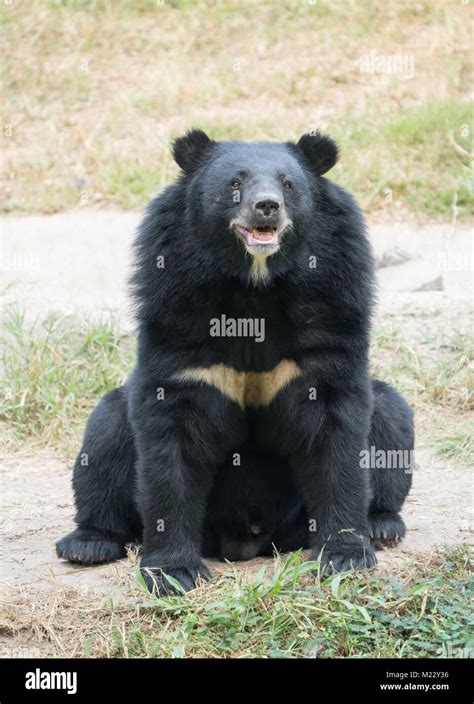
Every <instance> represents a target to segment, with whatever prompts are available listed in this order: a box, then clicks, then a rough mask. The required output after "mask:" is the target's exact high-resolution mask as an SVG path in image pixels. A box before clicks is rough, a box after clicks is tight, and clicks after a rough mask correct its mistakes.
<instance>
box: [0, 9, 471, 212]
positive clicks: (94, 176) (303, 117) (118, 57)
mask: <svg viewBox="0 0 474 704" xmlns="http://www.w3.org/2000/svg"><path fill="white" fill-rule="evenodd" d="M348 7H349V14H350V17H351V21H350V22H349V23H348V22H347V16H348ZM471 9H472V8H470V7H469V6H468V5H466V6H465V5H463V3H460V2H459V3H454V4H453V3H452V2H450V0H443V1H441V0H440V2H438V3H436V4H433V3H429V2H418V3H416V5H414V4H413V3H410V4H409V6H406V7H405V5H404V4H403V3H395V4H393V3H392V4H391V3H388V4H385V5H381V4H380V3H377V2H375V0H364V2H355V0H350V1H349V5H348V3H347V2H342V1H339V0H335V1H333V2H325V1H324V0H321V1H320V0H318V2H316V3H315V4H314V5H313V4H310V3H309V2H301V1H298V0H294V1H293V0H287V1H286V2H281V3H277V4H275V3H266V2H261V3H260V2H258V3H256V2H253V1H252V0H242V2H226V1H221V2H216V3H209V2H206V1H205V0H199V1H196V2H192V1H191V0H173V1H170V0H168V1H167V2H165V3H163V5H160V4H157V3H156V2H155V1H154V0H139V1H138V2H132V1H131V0H118V1H117V2H114V3H111V2H107V1H106V0H90V1H86V0H64V1H59V0H58V1H57V2H56V1H55V0H51V1H48V2H43V0H32V1H31V3H28V4H26V3H18V2H15V3H12V4H11V5H8V6H6V5H3V6H2V7H1V9H0V11H1V13H2V14H3V21H4V22H5V30H6V33H5V34H6V40H7V44H8V47H7V51H6V52H5V67H4V78H5V81H4V83H5V90H4V93H5V100H4V103H3V104H2V113H3V117H2V120H3V123H4V125H5V126H7V127H8V129H5V130H4V136H5V139H4V153H5V162H6V168H5V178H4V182H3V184H2V185H3V186H4V189H5V194H6V197H5V198H4V199H3V201H2V203H3V208H4V211H5V212H38V211H39V212H55V211H61V210H65V209H68V208H74V207H77V206H78V205H79V204H81V195H82V192H83V191H84V190H85V191H87V192H88V193H89V200H88V201H87V202H88V204H89V205H103V204H113V205H117V206H120V207H123V208H136V207H139V206H141V205H143V204H144V203H145V202H146V201H147V200H148V199H149V197H150V194H151V193H153V192H155V191H157V190H158V189H160V188H161V187H162V186H163V185H165V184H166V183H169V182H170V181H171V180H172V179H173V178H174V176H175V174H176V173H177V167H176V165H174V164H173V163H172V160H171V157H170V153H169V145H170V143H171V141H172V139H173V138H174V137H176V136H177V135H178V134H181V133H182V132H183V131H184V130H185V129H187V128H189V127H191V126H200V127H203V128H205V129H207V130H208V131H209V133H210V135H211V136H213V137H214V138H215V139H229V138H242V139H247V140H259V139H270V140H278V141H281V140H288V139H297V138H298V137H299V136H300V135H301V134H302V133H303V132H307V131H308V130H310V129H314V128H315V127H318V128H321V129H323V130H326V131H327V132H328V133H330V134H331V135H333V136H335V137H336V138H337V140H338V142H339V143H340V146H341V151H342V159H341V162H340V164H339V165H338V166H336V168H335V170H334V172H333V173H332V174H331V178H334V179H335V180H337V181H340V182H341V183H342V185H344V186H346V187H347V188H349V190H351V191H353V193H354V194H355V195H356V197H357V198H358V199H359V200H360V201H361V203H362V205H363V207H364V209H365V210H366V212H368V213H379V214H382V215H383V216H384V217H386V218H388V219H392V218H393V216H394V215H396V216H397V217H399V216H400V215H404V216H408V214H409V213H412V214H416V215H417V216H418V217H420V218H430V219H432V218H434V217H435V218H440V219H444V220H446V219H451V218H452V217H453V215H454V214H455V216H456V217H457V218H458V219H465V220H466V219H468V218H469V214H470V209H472V205H473V187H472V180H471V174H470V161H471V159H472V146H471V145H472V129H473V125H472V107H471V103H470V102H469V100H468V98H467V96H468V94H469V81H468V78H469V74H470V71H471V70H472V65H471V64H472V62H471V59H470V55H469V51H468V47H469V45H470V33H469V29H470V22H469V19H470V18H469V15H470V12H471ZM341 27H344V32H341ZM242 37H245V41H242ZM375 47H379V48H380V51H383V52H386V53H387V54H388V55H390V54H392V53H400V52H401V51H405V50H403V49H401V47H408V49H407V51H409V52H413V56H414V58H415V71H414V76H413V78H412V79H410V80H408V79H406V78H404V77H401V76H390V75H372V74H364V73H361V71H360V59H361V56H363V55H364V54H366V53H367V52H369V51H371V50H373V49H374V48H375ZM318 56H319V57H324V60H322V61H318V62H317V67H316V64H315V57H318ZM235 60H238V61H240V70H234V63H233V62H234V61H235ZM84 61H87V62H88V64H87V70H83V62H84ZM191 76H192V77H193V79H194V80H192V81H190V77H191ZM46 98H47V99H46ZM453 140H454V143H453ZM456 145H458V146H457V147H456Z"/></svg>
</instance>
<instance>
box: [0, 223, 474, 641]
mask: <svg viewBox="0 0 474 704" xmlns="http://www.w3.org/2000/svg"><path fill="white" fill-rule="evenodd" d="M138 217H139V216H138V215H137V214H136V213H120V212H118V211H97V212H94V211H90V212H88V211H80V212H77V211H76V212H70V213H65V214H61V215H54V216H49V217H48V216H47V217H44V216H42V217H40V216H35V217H19V218H17V217H11V218H5V219H4V220H3V223H2V225H3V227H2V249H1V252H0V254H1V258H2V264H3V267H2V268H3V273H4V280H3V282H2V285H1V289H0V304H2V305H3V306H5V307H8V306H10V305H12V304H13V303H15V302H18V303H20V305H22V306H24V307H25V310H26V313H27V317H28V318H30V319H33V318H35V317H37V316H40V317H41V316H43V315H45V314H46V313H48V312H50V311H53V310H54V311H60V312H63V313H73V314H80V315H83V314H86V315H87V314H101V313H104V312H113V313H116V314H118V315H119V316H120V319H121V321H122V322H123V326H124V328H125V329H130V328H131V327H132V326H133V319H132V317H131V315H130V310H129V304H128V299H127V295H126V294H127V291H126V285H125V284H126V279H127V274H128V272H129V269H130V243H131V238H132V236H133V232H134V229H135V226H136V224H137V222H138ZM92 223H93V225H94V226H93V227H92V226H91V225H92ZM370 236H371V239H372V242H373V244H374V249H375V253H376V256H377V262H378V266H379V268H378V279H379V304H378V308H377V316H376V324H380V323H386V322H387V321H392V322H396V324H397V326H398V327H399V328H400V329H401V330H402V331H403V334H404V337H406V338H409V337H410V335H411V334H412V332H413V331H414V330H415V329H416V327H417V325H418V322H419V320H420V319H421V318H423V319H424V321H425V328H426V326H427V329H431V330H432V332H433V333H435V334H436V332H437V331H439V330H446V329H451V328H453V327H456V328H457V329H458V330H459V331H460V332H461V333H463V332H468V331H469V330H471V331H472V317H471V316H472V257H473V252H472V233H471V232H470V231H469V230H468V229H467V228H453V227H452V226H450V225H432V226H428V227H424V228H420V229H414V226H412V225H410V226H408V225H403V224H402V225H390V226H389V225H376V226H374V227H373V228H370ZM72 461H73V459H72V458H68V459H65V458H63V457H60V456H58V455H54V454H51V453H49V452H47V451H45V450H43V451H40V452H34V453H33V452H32V451H31V449H27V448H25V450H24V451H23V452H20V453H15V454H10V455H7V456H4V457H3V458H2V461H1V465H0V487H1V499H0V501H1V509H2V510H1V514H2V517H1V522H0V529H1V534H2V538H1V541H0V565H1V572H0V587H1V590H2V592H3V593H4V594H5V595H8V594H9V593H11V589H13V590H17V589H18V588H19V587H28V588H29V589H33V591H34V593H36V594H37V597H38V599H40V598H41V594H43V593H44V592H45V591H49V590H52V589H56V588H58V586H60V585H61V586H71V587H74V588H77V587H85V588H91V589H99V590H100V591H102V592H103V591H106V592H108V593H110V594H113V593H115V592H117V590H120V585H121V582H122V576H123V575H124V574H125V573H127V574H131V573H132V571H133V568H134V560H133V558H127V559H126V560H124V561H122V562H121V563H118V564H113V565H107V566H102V567H93V568H81V567H75V566H72V565H70V564H67V563H64V562H60V561H59V560H57V558H56V555H55V551H54V543H55V541H56V540H57V539H58V538H59V537H61V536H62V535H64V534H65V533H66V532H67V531H69V530H71V529H72V527H73V515H74V507H73V497H72V490H71V467H72ZM472 506H473V504H472V472H471V471H470V468H468V467H465V466H456V465H455V464H453V463H452V462H450V461H448V460H441V459H439V458H436V457H435V455H434V453H433V451H432V450H430V449H427V448H426V446H425V445H423V446H421V447H418V448H417V452H416V471H415V476H414V483H413V490H412V492H411V494H410V496H409V498H408V500H407V502H406V505H405V508H404V511H403V515H404V518H405V521H406V524H407V527H408V534H407V537H406V539H405V540H404V541H403V543H402V544H401V545H400V546H399V547H398V548H396V549H393V550H389V551H384V552H382V553H379V569H381V570H389V571H395V572H396V571H397V565H399V564H400V561H401V560H405V559H407V558H409V557H412V556H413V554H415V553H429V552H431V551H432V550H433V548H435V547H436V546H442V545H456V544H459V543H462V542H468V540H469V535H470V533H469V531H470V528H471V526H472ZM265 562H266V561H265V560H263V559H259V560H254V561H251V562H249V563H242V565H239V569H242V570H245V571H247V570H254V569H255V568H256V567H260V566H261V564H262V563H265ZM268 562H269V561H268ZM211 567H212V569H213V570H214V571H220V570H227V569H230V568H229V567H228V566H226V565H222V564H219V563H213V564H212V565H211ZM30 593H31V592H30ZM15 647H16V648H17V649H18V647H19V646H15V645H14V643H13V642H10V641H8V642H7V641H4V640H2V641H0V654H1V653H6V654H8V653H9V652H11V651H12V648H13V650H14V649H15Z"/></svg>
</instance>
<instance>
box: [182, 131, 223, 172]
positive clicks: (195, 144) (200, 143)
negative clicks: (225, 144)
mask: <svg viewBox="0 0 474 704" xmlns="http://www.w3.org/2000/svg"><path fill="white" fill-rule="evenodd" d="M213 144H215V142H214V141H213V140H212V139H209V137H208V136H207V134H206V133H205V132H203V131H202V130H189V132H186V134H185V135H184V137H178V138H177V139H175V140H174V142H173V157H174V160H175V161H176V163H177V164H178V166H180V167H181V168H182V169H183V171H184V172H185V173H187V174H189V173H191V172H192V171H194V170H195V169H197V168H198V166H199V164H200V163H201V160H202V158H203V156H204V154H205V153H206V152H207V151H208V149H209V148H210V147H211V146H212V145H213Z"/></svg>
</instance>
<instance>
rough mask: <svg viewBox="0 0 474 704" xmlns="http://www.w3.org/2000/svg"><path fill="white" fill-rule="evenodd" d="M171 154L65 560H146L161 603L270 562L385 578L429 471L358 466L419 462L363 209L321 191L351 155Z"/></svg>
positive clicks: (95, 428) (207, 146)
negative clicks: (116, 383)
mask: <svg viewBox="0 0 474 704" xmlns="http://www.w3.org/2000/svg"><path fill="white" fill-rule="evenodd" d="M174 154H175V159H176V161H177V163H178V164H179V165H180V167H181V168H182V170H183V173H182V176H181V177H180V178H179V179H178V180H177V181H176V183H174V184H173V185H172V186H170V187H169V188H167V189H166V190H165V191H164V192H163V193H162V194H161V195H160V196H159V197H158V198H156V199H155V200H154V201H153V202H152V203H151V204H150V206H149V208H148V212H147V214H146V216H145V218H144V221H143V223H142V225H141V227H140V230H139V233H138V237H137V240H136V248H135V253H136V269H135V274H134V277H133V281H132V283H133V287H134V295H135V300H136V304H137V315H138V320H139V330H138V358H137V364H136V367H135V370H134V371H133V373H132V374H131V376H130V378H129V379H128V380H127V383H126V385H125V386H124V387H123V388H121V389H117V390H115V391H113V392H112V393H110V394H108V395H107V396H105V397H104V398H103V399H102V401H101V402H100V403H99V404H98V406H97V408H96V409H95V410H94V412H93V413H92V415H91V417H90V419H89V422H88V426H87V430H86V434H85V439H84V445H83V448H82V451H81V453H80V455H79V457H78V459H77V460H76V464H75V468H74V480H73V483H74V491H75V498H76V505H77V516H76V522H77V525H78V528H77V529H76V530H75V531H74V532H73V533H71V534H70V535H68V536H66V537H65V538H63V539H62V540H60V541H59V542H58V544H57V552H58V555H59V556H60V557H63V558H66V559H69V560H71V561H76V562H81V563H84V564H93V563H97V562H103V561H106V560H113V559H117V558H118V557H121V556H122V555H123V554H124V551H125V545H126V544H127V543H130V542H134V541H136V540H138V541H140V542H142V543H143V557H142V560H141V568H142V572H143V574H144V577H145V580H146V582H147V585H148V587H149V588H150V589H155V590H156V591H157V592H166V591H168V590H170V591H172V588H171V586H170V583H169V582H167V580H166V576H165V575H166V574H169V575H171V576H172V577H174V578H175V579H177V580H178V581H179V582H180V583H181V584H182V586H183V587H184V588H185V589H191V588H192V587H193V586H194V585H195V582H196V579H197V578H198V576H201V577H203V578H205V579H206V578H208V577H209V572H208V570H207V568H206V566H205V565H204V563H203V562H202V560H201V555H202V554H204V555H216V556H219V557H221V558H226V557H229V558H231V559H246V558H249V557H253V556H254V555H256V554H267V553H269V552H271V550H272V546H273V545H275V547H276V548H278V549H280V550H288V549H297V548H299V547H306V546H309V547H311V548H312V555H313V558H315V559H316V558H317V557H318V555H320V553H321V550H322V558H321V566H322V568H323V569H333V570H344V569H348V568H350V567H356V568H357V567H372V566H373V565H375V562H376V559H375V555H374V551H373V546H374V545H375V546H378V545H380V544H381V543H384V542H385V543H393V542H396V541H397V540H398V539H399V538H400V537H402V536H403V534H404V531H405V527H404V524H403V521H402V519H401V517H400V516H399V513H398V512H399V511H400V508H401V506H402V504H403V501H404V499H405V497H406V495H407V493H408V491H409V488H410V485H411V469H412V466H411V458H410V459H409V460H408V461H405V462H404V463H402V466H397V467H396V468H390V469H389V468H383V467H380V468H379V467H378V465H373V460H372V459H371V460H369V464H368V465H367V464H364V462H363V461H362V460H361V457H362V455H363V454H364V453H367V452H368V451H369V450H370V448H372V449H376V450H378V451H380V450H385V451H393V452H402V453H403V451H410V450H412V449H413V418H412V412H411V410H410V409H409V407H408V406H407V404H406V403H405V401H404V400H403V399H402V398H401V397H400V396H399V395H398V394H397V393H396V392H395V391H394V390H393V389H392V388H391V387H389V386H388V385H386V384H383V383H382V382H378V381H372V380H371V378H370V376H369V372H368V342H369V331H370V317H371V310H372V294H373V282H374V275H373V263H372V253H371V250H370V246H369V244H368V241H367V239H366V235H365V228H364V223H363V219H362V216H361V213H360V211H359V209H358V207H357V205H356V204H355V202H354V200H353V199H352V197H351V196H350V195H349V194H348V193H346V192H345V191H344V190H343V189H342V188H340V187H339V186H337V185H336V184H334V183H331V182H330V181H327V180H326V179H325V178H323V174H324V173H325V172H326V171H327V170H328V169H329V168H331V167H332V166H333V165H334V163H335V162H336V159H337V148H336V146H335V144H334V143H333V142H332V140H330V139H329V138H328V137H323V136H321V135H319V134H313V135H305V136H303V137H302V138H301V139H300V141H299V142H298V143H297V144H293V143H286V144H273V143H258V144H250V143H243V142H214V141H212V140H210V139H209V138H208V137H207V135H205V134H204V133H203V132H201V131H199V130H194V131H192V132H190V133H188V134H187V135H186V136H184V137H182V138H180V139H178V140H176V142H175V145H174ZM252 321H254V327H252ZM219 326H220V327H219ZM258 326H259V329H258V334H257V327H258ZM263 326H264V327H263ZM237 333H238V334H237ZM236 334H237V336H236Z"/></svg>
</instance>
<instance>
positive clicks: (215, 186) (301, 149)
mask: <svg viewBox="0 0 474 704" xmlns="http://www.w3.org/2000/svg"><path fill="white" fill-rule="evenodd" d="M173 153H174V158H175V160H176V162H177V163H178V165H179V166H180V167H181V169H182V171H183V177H184V179H185V180H186V182H187V189H188V190H187V193H188V198H187V208H188V213H187V215H188V223H189V225H190V227H191V229H192V230H193V231H194V232H195V233H196V234H197V235H198V236H199V237H200V238H204V239H205V240H207V242H209V243H210V244H212V246H214V247H217V248H219V251H220V254H221V255H222V253H223V252H225V254H226V256H227V257H233V258H234V263H235V262H236V260H237V259H238V260H240V262H241V263H242V262H243V261H245V262H246V266H247V269H248V268H249V263H250V273H251V276H252V278H253V279H254V280H258V279H263V280H264V279H265V278H266V276H267V275H268V268H267V259H268V257H274V256H275V255H277V253H278V252H280V251H281V257H282V259H283V258H284V255H285V249H286V250H288V248H289V247H290V248H291V249H292V250H294V248H295V246H297V245H298V243H299V242H301V241H303V240H304V237H305V233H307V232H308V229H310V227H311V221H312V219H314V204H315V199H317V197H318V181H320V177H321V176H322V175H323V174H325V173H326V172H327V171H328V170H329V169H330V168H332V166H334V164H335V163H336V161H337V157H338V152H337V146H336V144H335V143H334V142H333V141H332V140H331V139H330V138H329V137H326V136H323V135H321V134H319V133H314V134H306V135H304V136H303V137H301V139H300V140H299V141H298V142H297V143H289V142H288V143H270V142H260V143H248V142H236V141H235V142H233V141H229V142H216V141H214V140H212V139H210V138H209V137H208V136H207V135H206V134H205V133H204V132H203V131H201V130H192V131H190V132H188V133H187V134H186V135H185V136H183V137H179V138H178V139H176V141H175V142H174V146H173ZM290 243H291V244H290ZM214 251H216V253H217V250H214ZM248 255H250V258H249V256H248ZM218 258H219V257H218ZM276 259H278V257H276Z"/></svg>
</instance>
